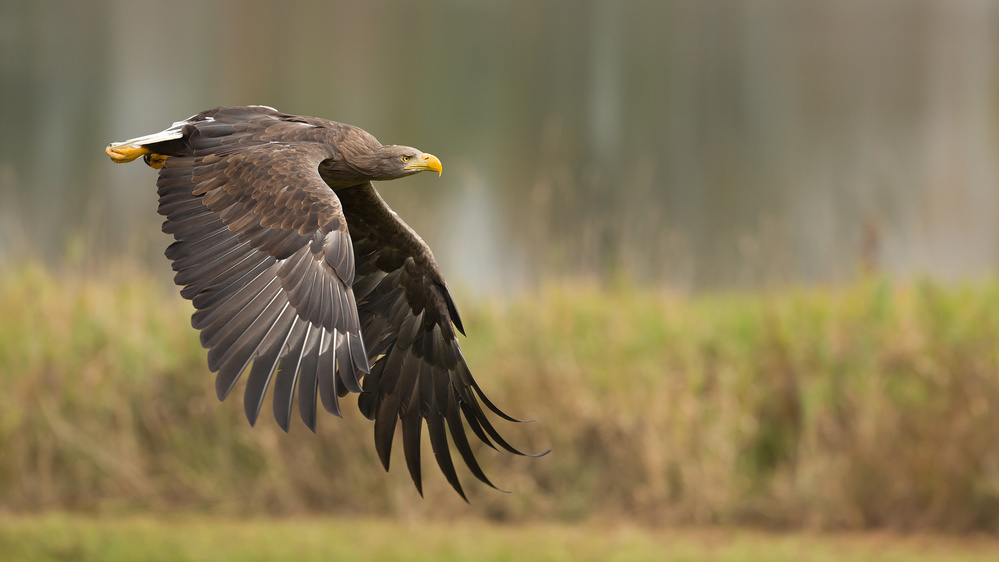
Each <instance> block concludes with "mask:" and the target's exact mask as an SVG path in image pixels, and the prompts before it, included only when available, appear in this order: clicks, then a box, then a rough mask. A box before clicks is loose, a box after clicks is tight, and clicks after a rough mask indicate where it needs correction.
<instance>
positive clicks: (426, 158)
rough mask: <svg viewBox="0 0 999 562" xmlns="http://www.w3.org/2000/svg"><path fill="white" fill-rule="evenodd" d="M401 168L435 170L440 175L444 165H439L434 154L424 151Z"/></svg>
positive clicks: (439, 162)
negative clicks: (414, 160) (413, 160)
mask: <svg viewBox="0 0 999 562" xmlns="http://www.w3.org/2000/svg"><path fill="white" fill-rule="evenodd" d="M403 169H406V170H419V171H421V172H423V171H428V170H429V171H431V172H437V175H438V176H440V175H441V174H442V173H443V171H444V167H443V166H441V161H440V159H439V158H437V157H436V156H434V155H433V154H426V153H424V154H421V155H420V156H418V157H417V158H416V162H413V163H412V164H408V165H406V166H403Z"/></svg>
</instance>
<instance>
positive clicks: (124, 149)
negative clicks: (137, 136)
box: [104, 142, 149, 164]
mask: <svg viewBox="0 0 999 562" xmlns="http://www.w3.org/2000/svg"><path fill="white" fill-rule="evenodd" d="M104 152H105V153H107V155H108V156H110V157H111V160H113V161H115V162H116V163H118V164H124V163H125V162H131V161H132V160H135V159H136V158H138V157H139V156H145V155H146V154H149V149H148V148H146V147H144V146H131V145H128V144H123V143H122V144H119V143H116V142H113V143H111V144H109V145H108V147H107V148H105V149H104Z"/></svg>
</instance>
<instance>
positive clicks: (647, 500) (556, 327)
mask: <svg viewBox="0 0 999 562" xmlns="http://www.w3.org/2000/svg"><path fill="white" fill-rule="evenodd" d="M459 300H467V299H460V298H459ZM190 312H191V310H190V308H189V305H188V304H187V303H186V302H184V301H182V300H180V298H179V297H178V296H176V294H175V292H174V291H173V290H172V288H169V287H166V286H164V285H163V284H162V283H160V282H154V281H152V280H151V279H150V278H149V277H148V276H145V275H142V274H129V275H125V274H113V275H112V274H106V275H102V276H94V275H87V276H83V275H74V274H61V273H53V272H50V271H48V270H45V269H43V268H39V267H13V268H11V267H8V268H7V270H6V272H5V273H3V274H0V396H2V398H0V404H2V408H0V505H3V506H4V508H5V509H6V510H8V511H34V510H41V509H51V508H59V509H75V510H95V509H96V510H102V511H107V510H119V509H128V510H131V509H170V510H173V509H199V510H208V511H212V512H221V513H232V514H247V513H301V512H334V513H367V514H395V515H401V516H404V517H405V516H415V515H419V516H421V517H422V516H425V515H433V516H435V517H442V518H448V517H453V516H459V515H466V514H478V515H481V516H483V517H488V518H492V519H500V520H506V519H531V518H550V519H558V520H564V521H566V520H578V519H585V518H599V517H605V516H622V517H627V518H632V519H633V520H636V521H644V522H661V523H704V524H713V523H749V524H762V525H768V526H778V527H807V528H851V529H867V528H879V527H889V528H896V529H917V528H918V529H928V528H931V529H938V530H944V531H965V530H971V529H985V530H995V529H999V448H997V447H996V443H997V428H999V286H997V285H996V284H994V283H989V284H977V285H974V286H966V287H943V286H940V285H936V284H933V283H918V284H915V285H912V286H902V285H894V284H892V283H891V282H888V281H886V280H883V279H876V280H869V281H865V282H860V283H857V284H856V285H854V286H852V287H848V288H843V289H836V290H820V289H815V290H807V291H789V292H784V293H780V294H771V295H767V296H749V295H715V296H705V297H696V298H690V297H679V296H674V295H669V294H665V293H659V292H652V291H648V290H639V289H634V288H617V289H613V290H598V289H596V288H590V287H583V286H579V285H575V286H556V285H552V286H550V287H548V288H546V289H543V290H541V291H539V292H538V293H537V294H533V295H529V296H524V297H521V298H519V299H518V300H515V301H513V302H509V303H503V304H500V303H480V304H477V305H472V306H469V305H468V303H466V304H465V306H464V307H463V309H462V312H463V319H465V321H466V322H465V325H466V328H467V332H468V334H469V335H470V337H469V338H468V339H467V340H463V342H462V344H463V346H464V347H465V349H466V356H467V358H468V360H469V364H470V365H472V368H473V371H474V372H475V373H476V377H477V378H478V379H479V380H480V381H481V383H482V385H483V387H484V388H485V389H486V391H487V392H489V393H490V395H491V396H492V397H493V398H494V400H495V401H496V403H497V405H499V406H501V407H504V408H505V409H507V410H508V411H510V412H511V413H513V414H514V415H520V416H521V417H528V418H534V419H537V420H538V423H533V424H523V425H520V426H515V427H510V426H502V429H505V430H507V432H508V433H509V434H510V437H511V439H512V442H513V443H514V444H516V445H518V446H523V447H524V448H526V449H528V450H535V451H537V450H543V449H547V448H549V447H551V448H552V449H553V451H552V453H551V454H550V455H548V456H547V457H544V458H541V459H520V458H513V457H510V456H507V455H502V454H498V453H497V454H489V453H487V452H485V451H480V452H481V453H482V457H483V461H484V463H483V464H484V468H485V469H486V471H487V473H488V474H489V475H490V476H492V477H493V479H494V481H496V482H497V484H498V485H500V486H501V487H504V488H506V489H509V490H512V491H513V492H514V493H513V494H501V493H497V492H495V491H492V490H490V489H488V488H485V487H481V486H474V485H472V481H471V479H470V475H468V474H461V476H462V478H463V480H464V481H465V482H466V483H467V484H469V486H468V487H469V488H471V489H470V490H469V496H470V500H471V505H465V504H464V503H463V502H461V500H460V499H459V498H458V497H457V496H455V495H454V494H453V492H452V491H450V489H449V488H448V487H447V484H446V483H445V482H444V479H443V478H442V477H440V476H439V475H437V474H435V473H433V472H432V471H430V470H427V471H425V472H427V476H426V480H427V486H426V495H427V497H426V499H421V498H419V496H418V495H417V494H416V492H415V491H413V490H412V488H411V484H410V483H409V482H408V481H407V478H408V476H407V475H406V474H405V471H404V470H401V469H402V468H403V467H402V466H401V465H396V466H394V467H393V470H392V473H391V474H389V475H388V476H386V475H385V474H384V473H383V472H382V470H381V468H380V465H379V463H378V461H377V458H376V456H375V453H374V447H373V444H372V435H371V432H372V428H371V426H370V424H369V423H368V422H367V421H366V420H364V419H363V418H362V416H361V415H360V414H359V413H358V412H357V411H356V410H355V409H354V408H351V407H348V408H347V409H345V417H344V419H343V420H340V419H336V418H334V417H332V416H327V417H325V418H323V419H321V420H320V428H319V433H318V436H313V435H312V434H311V433H310V432H309V431H308V430H307V429H305V428H304V427H303V426H302V424H300V423H296V424H294V425H293V428H292V431H291V434H290V435H285V434H284V433H283V432H282V431H280V429H278V428H277V426H276V424H275V423H274V422H273V420H272V419H270V418H269V417H265V416H261V421H260V422H259V423H258V424H257V425H258V427H256V428H250V427H248V426H247V424H246V421H245V419H244V418H243V416H242V407H241V403H240V402H239V400H237V401H235V402H233V401H229V402H226V403H222V404H219V403H218V402H217V401H216V398H215V395H214V392H213V390H212V389H213V384H212V377H211V375H210V374H209V373H208V372H207V369H206V367H205V358H204V351H203V350H202V349H201V347H200V345H199V343H198V337H197V334H196V332H195V331H194V330H193V329H191V328H190V324H189V315H190ZM498 423H503V424H505V423H506V422H498ZM399 452H400V451H396V453H397V454H398V453H399ZM431 456H432V453H431V452H430V450H429V446H428V447H426V449H425V451H424V462H426V463H432V462H433V461H432V459H431ZM400 461H401V457H400V458H398V459H396V462H397V463H398V462H400Z"/></svg>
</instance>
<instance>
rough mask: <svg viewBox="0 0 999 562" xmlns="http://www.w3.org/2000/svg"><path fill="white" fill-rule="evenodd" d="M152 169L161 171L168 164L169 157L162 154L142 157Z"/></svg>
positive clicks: (150, 154)
mask: <svg viewBox="0 0 999 562" xmlns="http://www.w3.org/2000/svg"><path fill="white" fill-rule="evenodd" d="M142 158H143V159H145V161H146V164H148V165H149V166H150V167H151V168H156V169H157V170H159V169H160V168H162V167H163V166H164V165H165V164H166V159H167V157H166V156H164V155H162V154H153V153H149V154H146V155H144V156H143V157H142Z"/></svg>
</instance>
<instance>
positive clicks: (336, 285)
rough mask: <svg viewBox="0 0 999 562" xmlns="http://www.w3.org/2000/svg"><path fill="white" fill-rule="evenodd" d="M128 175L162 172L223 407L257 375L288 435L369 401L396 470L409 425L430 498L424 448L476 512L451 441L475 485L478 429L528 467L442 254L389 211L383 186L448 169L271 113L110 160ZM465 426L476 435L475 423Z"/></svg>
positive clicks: (207, 115)
mask: <svg viewBox="0 0 999 562" xmlns="http://www.w3.org/2000/svg"><path fill="white" fill-rule="evenodd" d="M107 152H108V154H109V155H110V156H111V157H112V159H113V160H115V161H118V162H125V161H130V160H133V159H135V158H137V157H138V156H144V157H145V159H146V162H147V163H149V164H150V165H152V166H154V167H157V168H160V173H159V180H158V181H157V187H158V188H159V189H158V193H159V196H160V202H159V213H160V214H161V215H163V216H165V217H166V221H165V222H164V223H163V231H164V232H166V233H168V234H172V235H173V236H174V238H175V239H176V241H175V242H174V243H173V244H171V245H170V247H169V248H168V249H167V251H166V255H167V257H168V258H170V259H171V260H172V261H173V268H174V270H175V271H176V272H177V273H176V276H175V278H174V280H175V281H176V283H177V284H178V285H181V286H182V287H183V288H182V289H181V294H182V295H183V296H184V297H185V298H188V299H191V300H192V302H193V303H194V306H195V308H196V309H197V312H195V314H194V316H193V319H192V324H193V325H194V327H195V328H197V329H199V330H201V342H202V344H203V345H204V346H205V347H206V348H207V349H208V350H209V351H208V365H209V367H210V368H211V370H212V371H213V372H217V373H218V374H217V376H216V391H217V392H218V395H219V398H220V399H224V398H225V397H226V396H227V395H228V394H229V392H230V391H231V390H232V388H233V386H234V385H235V383H236V381H237V379H238V378H240V375H241V374H243V373H244V372H247V371H248V373H249V374H248V376H247V378H246V390H245V392H244V407H245V410H246V415H247V418H248V419H249V421H250V423H251V424H253V423H254V422H255V421H256V419H257V416H258V414H259V412H260V408H261V406H262V405H263V402H264V395H265V393H266V391H267V388H268V386H273V410H274V416H275V418H276V419H277V421H278V424H280V426H281V427H282V428H284V429H285V430H286V431H287V429H288V426H289V424H290V420H291V415H292V403H293V399H294V395H295V391H296V389H297V394H298V411H299V414H300V416H301V418H302V420H303V421H304V422H305V424H306V425H307V426H308V427H309V428H311V429H312V430H313V431H315V427H316V403H317V400H321V401H322V403H323V405H324V407H325V408H326V409H327V410H329V411H330V412H332V413H334V414H337V415H339V414H340V409H339V403H338V397H342V396H344V395H346V394H347V393H348V392H360V393H361V395H360V397H359V399H358V404H359V406H360V409H361V412H362V413H363V414H364V415H365V416H366V417H368V418H369V419H372V420H374V421H375V447H376V449H377V451H378V454H379V457H380V458H381V460H382V463H383V464H384V466H385V468H386V469H388V465H389V456H390V452H391V445H392V439H393V436H394V434H395V427H396V424H397V422H401V425H402V439H403V450H404V453H405V457H406V464H407V466H408V467H409V471H410V474H411V475H412V477H413V481H414V482H415V483H416V486H417V488H418V489H420V490H421V493H422V484H421V474H420V435H421V433H422V429H421V428H422V425H423V422H424V421H426V424H427V428H428V431H429V434H430V442H431V445H432V446H433V450H434V456H435V458H436V460H437V463H438V465H439V466H440V468H441V470H442V471H443V472H444V474H445V476H446V477H447V479H448V482H450V483H451V485H452V486H453V487H454V488H455V490H457V491H458V493H459V494H461V495H462V497H464V492H463V491H462V489H461V485H460V483H459V482H458V478H457V475H456V474H455V470H454V466H453V463H452V460H451V456H450V450H449V446H448V442H447V434H448V433H450V435H451V439H452V441H453V443H454V446H455V448H456V449H457V451H458V453H459V454H460V455H461V457H462V458H463V459H464V461H465V464H467V465H468V467H469V469H470V470H471V471H472V473H473V474H474V475H475V476H476V477H477V478H478V479H479V480H481V481H483V482H485V483H487V484H489V485H492V484H491V483H490V482H489V480H488V478H486V476H485V475H484V474H483V473H482V471H481V469H480V468H479V466H478V463H477V462H476V460H475V458H474V456H473V454H472V449H471V447H470V445H469V442H468V440H467V438H466V436H465V429H464V427H465V423H467V424H468V426H469V427H470V428H471V429H472V431H473V432H474V433H475V434H476V435H477V436H478V437H479V438H480V439H481V440H482V441H484V442H486V443H487V444H490V446H491V445H492V442H491V441H495V442H496V443H498V444H499V445H500V446H502V447H503V448H505V449H506V450H508V451H510V452H513V453H518V454H521V453H520V452H519V451H517V450H516V449H515V448H513V447H512V446H510V445H509V444H508V443H507V442H506V441H505V440H504V439H503V438H502V437H501V436H500V435H499V434H498V433H497V432H496V430H495V429H494V428H493V426H492V425H491V423H490V422H489V420H488V419H487V418H486V416H485V413H484V411H483V409H482V408H481V406H480V403H479V401H480V400H481V401H482V403H483V404H485V405H486V406H487V407H488V408H489V409H490V410H492V411H493V412H495V413H496V414H498V415H500V416H502V417H504V418H506V419H512V418H510V417H509V416H507V415H505V414H503V413H502V412H501V411H500V410H499V409H497V408H496V407H495V406H493V405H492V403H490V402H489V400H488V399H487V398H486V397H485V395H483V394H482V391H481V390H480V389H479V387H478V385H477V384H476V383H475V381H474V380H473V379H472V376H471V374H470V372H469V370H468V366H467V365H466V363H465V359H464V357H463V356H462V354H461V349H460V348H459V346H458V341H457V338H456V333H455V328H457V330H458V331H462V325H461V320H460V318H459V317H458V311H457V309H456V307H455V305H454V301H453V299H452V297H451V294H450V292H449V291H448V288H447V284H446V283H445V281H444V278H443V276H442V275H441V273H440V270H439V269H438V267H437V264H436V262H435V261H434V258H433V254H432V253H431V251H430V249H429V248H428V247H427V245H426V244H425V243H424V242H423V240H422V239H421V238H420V237H419V236H418V235H417V234H416V233H415V232H414V231H413V230H412V229H411V228H409V226H408V225H406V224H405V223H404V222H402V220H400V219H399V218H398V217H397V216H396V214H395V213H394V212H392V210H391V209H389V207H388V206H387V205H386V204H385V202H384V201H383V200H382V198H381V197H380V196H379V195H378V193H377V192H376V191H375V189H374V186H373V185H372V184H371V181H373V180H387V179H393V178H398V177H402V176H406V175H410V174H412V173H416V172H419V171H423V170H432V171H437V172H438V173H439V172H440V170H441V166H440V161H439V160H437V158H436V157H433V156H431V155H429V154H423V153H422V152H420V151H418V150H416V149H413V148H410V147H401V146H382V145H381V144H380V143H379V142H378V141H377V140H375V138H374V137H373V136H371V135H370V134H368V133H367V132H365V131H363V130H361V129H359V128H357V127H353V126H351V125H345V124H342V123H336V122H333V121H327V120H325V119H318V118H314V117H299V116H293V115H287V114H282V113H279V112H278V111H276V110H274V109H271V108H268V107H263V106H250V107H222V108H216V109H212V110H208V111H205V112H202V113H199V114H198V115H195V116H193V117H191V118H190V119H187V120H185V121H181V122H178V123H175V124H174V126H173V127H171V128H169V129H167V130H165V131H163V132H161V133H157V134H154V135H149V136H146V137H140V138H138V139H133V140H132V141H126V142H124V143H114V144H112V145H111V146H109V147H108V150H107ZM463 420H464V421H463Z"/></svg>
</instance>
